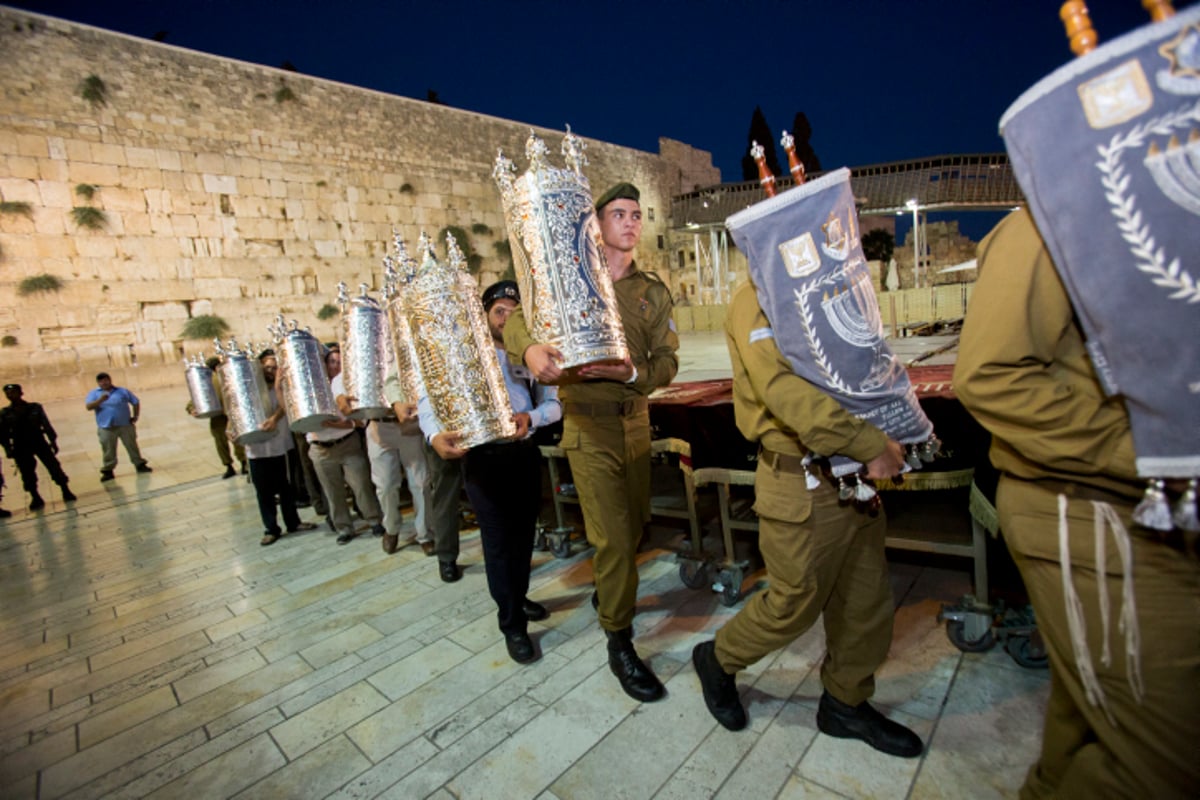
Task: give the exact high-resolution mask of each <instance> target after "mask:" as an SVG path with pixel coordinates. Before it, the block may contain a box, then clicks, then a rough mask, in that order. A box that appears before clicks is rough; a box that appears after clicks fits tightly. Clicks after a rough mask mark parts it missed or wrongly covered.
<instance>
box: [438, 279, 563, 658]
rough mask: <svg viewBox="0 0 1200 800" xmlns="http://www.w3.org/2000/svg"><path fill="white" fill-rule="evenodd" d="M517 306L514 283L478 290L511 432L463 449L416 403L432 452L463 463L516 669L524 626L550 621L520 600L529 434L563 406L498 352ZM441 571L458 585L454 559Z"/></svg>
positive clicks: (525, 641) (531, 449)
mask: <svg viewBox="0 0 1200 800" xmlns="http://www.w3.org/2000/svg"><path fill="white" fill-rule="evenodd" d="M519 301H520V297H519V295H518V293H517V284H516V283H514V282H513V281H500V282H499V283H496V284H493V285H492V286H489V287H488V288H487V290H486V291H485V292H484V293H483V308H484V311H485V312H487V320H488V328H489V330H490V331H491V334H492V339H493V341H494V344H495V346H496V355H498V356H499V358H500V368H501V369H502V370H503V371H504V382H505V384H506V385H507V386H508V395H509V399H510V400H511V402H512V411H513V417H514V418H515V419H516V422H517V435H516V436H515V437H514V438H512V439H503V440H499V441H495V442H489V443H487V444H481V445H478V446H476V447H473V448H471V449H470V450H467V449H465V448H463V447H461V446H460V445H459V440H460V435H459V433H458V431H444V430H442V429H441V425H440V424H439V423H438V421H437V418H436V417H435V416H434V414H433V406H432V404H430V402H429V398H428V397H422V398H421V401H420V402H419V403H418V411H419V414H420V424H421V430H422V431H423V432H424V433H425V435H426V436H427V437H428V438H429V442H430V444H431V445H433V449H434V450H435V451H436V452H437V454H438V455H439V456H441V457H442V458H444V459H446V460H447V461H453V460H455V459H460V458H461V459H464V464H463V477H464V481H465V483H466V487H467V497H469V498H470V500H471V506H472V508H474V510H475V516H476V518H477V519H478V520H479V537H480V540H481V542H482V544H483V563H484V568H485V569H486V570H487V581H488V591H489V592H490V593H491V595H492V599H493V600H495V601H496V607H497V615H496V617H497V622H498V624H499V627H500V631H501V632H502V633H503V634H504V643H505V646H506V647H507V648H508V654H509V656H510V657H511V658H512V659H513V660H514V661H516V662H517V663H519V664H527V663H529V662H531V661H536V660H537V658H538V652H537V648H536V647H535V646H534V644H533V640H532V639H530V638H529V632H528V626H529V623H530V622H537V621H539V620H543V619H545V618H546V617H548V616H549V611H547V610H546V608H545V607H544V606H542V605H541V604H540V603H535V602H533V601H532V600H530V599H529V598H528V597H526V596H525V594H526V592H528V591H529V574H530V566H531V565H530V561H531V559H532V558H533V539H534V534H535V528H536V526H537V516H538V511H540V510H541V505H542V480H541V477H542V473H541V455H540V454H539V452H538V449H537V446H536V445H535V444H534V442H533V440H532V439H531V438H530V436H531V435H532V434H533V432H534V431H535V430H536V429H538V428H541V427H545V426H547V425H553V424H554V423H555V422H557V421H558V420H560V419H562V405H561V404H560V403H559V401H558V387H556V386H547V385H543V384H540V383H538V382H537V380H536V379H535V378H534V377H533V374H532V373H530V371H529V370H528V369H526V368H525V367H523V366H518V365H516V364H513V363H511V362H509V360H508V356H507V355H506V354H505V352H504V338H503V337H504V325H505V323H506V322H507V321H508V316H509V314H511V313H512V312H513V310H514V309H515V308H516V307H517V303H518V302H519ZM440 570H441V575H442V580H444V581H447V582H449V581H452V580H458V576H459V574H460V573H459V568H458V564H457V563H456V562H453V561H452V562H445V561H441V563H440Z"/></svg>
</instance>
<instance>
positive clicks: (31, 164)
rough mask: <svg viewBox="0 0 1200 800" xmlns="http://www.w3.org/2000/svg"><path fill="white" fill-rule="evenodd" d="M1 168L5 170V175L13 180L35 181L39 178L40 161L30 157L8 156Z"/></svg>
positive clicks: (2, 162)
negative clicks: (28, 179) (27, 179)
mask: <svg viewBox="0 0 1200 800" xmlns="http://www.w3.org/2000/svg"><path fill="white" fill-rule="evenodd" d="M0 168H3V169H4V174H5V175H8V176H10V177H13V178H30V179H35V178H37V177H39V173H38V161H37V159H36V158H30V157H29V156H8V157H6V158H4V159H3V161H0Z"/></svg>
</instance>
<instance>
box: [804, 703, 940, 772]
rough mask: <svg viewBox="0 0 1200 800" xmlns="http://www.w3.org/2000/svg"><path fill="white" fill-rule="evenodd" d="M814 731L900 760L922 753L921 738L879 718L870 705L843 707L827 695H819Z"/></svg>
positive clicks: (896, 724)
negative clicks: (862, 744) (857, 742)
mask: <svg viewBox="0 0 1200 800" xmlns="http://www.w3.org/2000/svg"><path fill="white" fill-rule="evenodd" d="M817 728H819V729H820V731H821V733H823V734H825V735H826V736H836V737H838V738H839V739H862V740H863V741H864V742H866V743H867V744H869V745H871V747H874V748H875V749H876V750H878V751H880V752H881V753H887V754H888V755H893V756H900V757H901V758H916V757H917V756H919V755H921V753H922V751H924V749H925V745H924V744H922V743H921V737H919V736H917V735H916V734H915V733H913V732H912V731H910V730H909V729H908V728H906V727H904V726H903V725H901V724H900V723H899V722H893V721H892V720H890V719H888V718H887V717H885V716H884V715H883V714H880V713H879V712H878V711H876V710H875V709H874V708H872V707H871V704H870V703H859V704H858V705H856V706H850V705H846V704H845V703H843V702H842V701H840V700H838V699H837V698H836V697H834V696H833V695H831V694H830V693H829V692H823V693H822V694H821V703H820V705H819V706H817Z"/></svg>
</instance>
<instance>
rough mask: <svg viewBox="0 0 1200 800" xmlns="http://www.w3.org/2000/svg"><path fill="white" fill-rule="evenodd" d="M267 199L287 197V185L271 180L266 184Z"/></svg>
mask: <svg viewBox="0 0 1200 800" xmlns="http://www.w3.org/2000/svg"><path fill="white" fill-rule="evenodd" d="M267 196H268V197H281V198H282V197H287V196H288V190H287V183H285V182H284V181H281V180H271V181H268V182H267Z"/></svg>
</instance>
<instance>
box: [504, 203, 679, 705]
mask: <svg viewBox="0 0 1200 800" xmlns="http://www.w3.org/2000/svg"><path fill="white" fill-rule="evenodd" d="M638 199H639V192H638V190H637V188H636V187H635V186H633V184H630V183H619V184H617V185H616V186H613V187H612V188H611V189H609V190H608V191H607V192H605V193H604V194H603V195H602V196H601V197H600V199H599V200H598V201H597V202H596V212H597V215H598V217H599V220H600V230H601V234H602V236H603V240H604V254H605V257H606V260H607V263H608V269H609V273H610V274H611V275H612V281H613V288H614V289H615V290H616V295H617V306H618V310H619V313H620V315H621V324H622V325H623V327H624V329H625V340H626V342H627V343H628V345H629V355H630V358H629V360H627V361H625V363H623V364H618V365H588V366H585V367H582V368H580V370H579V374H580V376H581V377H582V378H583V379H584V380H583V382H581V383H573V384H569V385H566V386H563V387H562V389H561V392H560V394H559V399H560V400H561V401H562V404H563V412H564V421H563V436H562V441H561V443H560V446H561V447H562V448H563V449H564V450H566V451H567V460H568V462H569V463H570V465H571V473H572V474H573V475H574V478H575V485H576V487H577V489H578V491H579V500H580V503H581V505H582V507H583V522H584V526H585V527H586V529H587V535H588V540H589V541H590V542H591V543H592V544H593V545H594V546H595V548H596V554H595V556H594V557H593V560H592V563H593V568H594V570H595V575H596V597H595V602H596V603H597V609H598V611H599V615H600V625H601V627H603V628H604V630H605V632H606V634H607V635H608V663H609V667H610V668H611V669H612V671H613V674H614V675H616V676H617V679H618V680H619V681H620V682H621V688H622V689H624V690H625V692H626V694H628V695H629V696H630V697H633V698H635V699H637V700H642V701H652V700H658V699H660V698H661V697H663V695H664V694H665V689H664V688H663V685H662V683H661V682H660V681H659V680H658V678H657V676H655V674H654V673H653V672H652V671H651V670H650V668H649V667H648V666H646V664H645V663H643V662H642V660H641V659H640V658H639V657H638V654H637V652H636V651H635V650H634V647H633V612H634V604H635V602H636V600H637V586H638V575H637V562H636V556H637V546H638V541H639V540H640V539H641V536H642V529H643V526H644V525H645V524H646V522H647V521H648V520H649V518H650V415H649V410H648V404H647V401H646V395H648V394H650V393H651V392H652V391H654V390H655V389H657V388H659V387H660V386H665V385H667V384H668V383H670V382H671V379H672V378H674V377H675V373H676V371H678V369H679V360H678V358H676V356H675V351H676V350H678V349H679V337H678V336H676V335H675V326H674V323H673V322H672V320H671V307H672V306H671V294H670V292H669V291H668V290H667V287H666V286H664V285H663V283H662V281H660V280H658V278H656V277H654V276H653V275H650V274H649V273H645V272H642V271H640V270H639V269H638V268H637V264H636V263H635V262H634V260H633V251H634V249H635V248H636V247H637V244H638V241H639V240H640V239H641V236H642V210H641V206H640V205H639V204H638ZM504 343H505V346H506V348H507V349H508V352H509V354H510V355H511V356H512V357H513V358H514V359H516V360H519V361H520V363H523V364H525V366H527V367H529V369H530V371H531V372H533V374H534V376H535V377H536V378H537V379H538V380H539V381H540V382H542V383H555V382H557V381H558V380H559V378H560V377H561V376H562V370H561V369H560V368H559V366H558V364H559V363H560V362H561V360H562V354H561V353H560V352H559V351H558V350H557V349H556V348H554V347H552V346H550V345H543V344H535V343H534V340H533V338H532V337H531V336H530V335H529V330H528V328H527V327H526V324H525V317H524V314H523V313H522V310H521V309H520V308H518V309H517V310H516V312H514V313H513V315H512V316H511V317H510V318H509V320H508V324H507V325H506V327H505V329H504Z"/></svg>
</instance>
